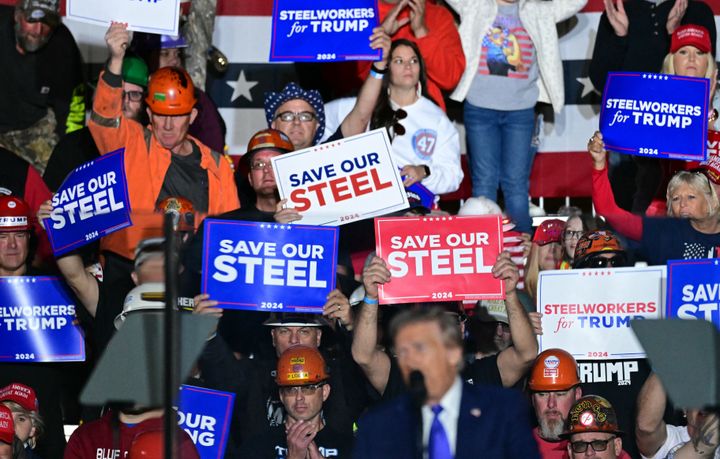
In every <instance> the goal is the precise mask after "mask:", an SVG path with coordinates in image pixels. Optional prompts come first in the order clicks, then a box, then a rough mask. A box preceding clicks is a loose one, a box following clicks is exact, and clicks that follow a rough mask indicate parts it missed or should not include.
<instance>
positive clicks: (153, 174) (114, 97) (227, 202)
mask: <svg viewBox="0 0 720 459" xmlns="http://www.w3.org/2000/svg"><path fill="white" fill-rule="evenodd" d="M104 74H105V71H103V72H102V73H101V74H100V78H99V81H98V86H97V91H96V92H95V100H94V101H93V109H92V113H91V116H90V123H89V125H88V126H89V127H90V132H91V133H92V136H93V139H94V140H95V144H96V145H97V147H98V150H100V154H101V155H103V154H106V153H109V152H112V151H115V150H117V149H119V148H122V147H125V174H126V177H127V184H128V195H129V197H130V208H131V209H132V212H133V213H132V219H133V225H132V226H130V227H128V228H125V229H123V230H120V231H116V232H114V233H112V234H110V235H108V236H105V237H104V238H103V239H102V240H101V242H100V248H101V250H108V251H110V252H114V253H116V254H118V255H121V256H123V257H125V258H127V259H129V260H132V259H133V258H134V256H135V247H137V244H138V242H140V241H141V240H142V239H145V238H147V237H154V236H158V235H160V228H161V227H162V224H161V219H160V218H158V217H157V216H153V215H152V214H153V212H154V211H155V202H156V201H157V198H158V196H159V195H160V191H161V188H162V184H163V180H164V179H165V174H166V173H167V170H168V167H169V166H170V161H171V155H172V153H171V152H170V150H168V149H167V148H165V147H163V146H162V145H160V143H159V142H158V141H157V139H155V136H154V135H153V134H152V127H151V126H148V127H143V126H142V125H141V124H140V123H138V122H136V121H134V120H130V119H126V118H125V117H123V114H122V87H121V86H118V87H115V86H113V85H111V84H109V83H108V81H106V79H105V78H104ZM108 77H109V78H108V79H109V80H110V81H112V79H113V78H114V77H117V78H118V81H119V76H117V75H113V74H109V75H108ZM188 139H190V140H192V141H193V142H195V144H196V145H197V146H198V148H199V149H200V154H201V160H200V166H201V167H202V168H203V169H206V170H207V171H208V214H210V215H214V214H221V213H224V212H228V211H231V210H235V209H237V208H239V207H240V201H239V200H238V194H237V188H236V187H235V180H234V178H233V169H232V164H231V162H230V161H229V160H227V158H225V157H224V155H222V154H220V153H217V152H214V151H212V150H211V149H210V148H209V147H207V146H205V145H203V144H202V143H201V142H200V141H199V140H197V139H195V138H194V137H192V136H189V135H188ZM197 223H199V222H197Z"/></svg>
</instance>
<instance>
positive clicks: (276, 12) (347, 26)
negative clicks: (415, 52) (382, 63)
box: [270, 0, 382, 62]
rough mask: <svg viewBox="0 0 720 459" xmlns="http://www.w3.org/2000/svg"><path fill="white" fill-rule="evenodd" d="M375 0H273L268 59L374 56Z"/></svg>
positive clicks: (343, 59)
mask: <svg viewBox="0 0 720 459" xmlns="http://www.w3.org/2000/svg"><path fill="white" fill-rule="evenodd" d="M377 25H378V5H377V0H343V1H342V2H338V1H337V0H314V1H312V2H307V1H305V0H275V3H274V5H273V15H272V38H271V43H270V62H273V61H296V62H302V61H307V62H323V61H348V60H378V59H380V57H381V56H380V54H381V52H382V51H381V50H377V49H372V48H370V40H369V37H370V35H372V30H373V28H375V27H376V26H377Z"/></svg>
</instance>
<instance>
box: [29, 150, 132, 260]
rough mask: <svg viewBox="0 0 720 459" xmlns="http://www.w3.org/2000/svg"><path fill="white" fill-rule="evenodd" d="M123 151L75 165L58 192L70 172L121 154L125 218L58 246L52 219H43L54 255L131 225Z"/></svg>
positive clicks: (116, 151)
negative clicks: (52, 227)
mask: <svg viewBox="0 0 720 459" xmlns="http://www.w3.org/2000/svg"><path fill="white" fill-rule="evenodd" d="M124 153H125V148H120V149H118V150H115V151H113V152H110V153H107V154H105V155H102V156H100V157H98V158H96V159H93V160H92V161H89V162H87V163H85V164H83V165H81V166H78V167H76V168H75V169H74V170H73V171H72V172H71V173H70V175H68V176H67V177H66V178H65V180H63V183H62V185H60V187H59V188H58V192H60V191H59V190H62V189H63V187H64V186H65V183H66V182H67V181H68V179H69V178H70V177H72V174H74V173H75V172H78V171H80V170H83V169H87V168H88V167H90V166H92V165H94V164H95V163H98V162H100V161H103V160H107V159H116V158H115V157H116V156H117V155H121V156H122V158H120V165H121V167H120V168H119V169H120V170H119V172H120V174H121V176H122V181H123V183H125V186H124V187H119V188H121V189H122V190H123V195H122V197H123V203H124V204H125V212H126V215H127V218H126V219H125V220H124V221H122V222H120V223H118V224H117V225H115V226H112V227H110V228H106V229H104V230H98V231H97V232H96V233H97V234H96V235H95V236H93V237H90V238H88V237H79V238H78V239H76V240H74V241H72V242H68V243H66V244H65V245H62V246H60V247H56V239H55V238H53V230H52V229H51V226H52V223H51V221H52V220H51V219H50V218H47V219H45V220H44V221H43V224H44V226H45V234H47V237H48V239H49V240H50V245H51V247H52V249H53V253H54V254H55V255H56V256H57V255H64V254H66V253H68V252H70V251H72V250H74V249H77V248H79V247H82V246H84V245H87V244H89V243H91V242H93V241H95V240H97V239H100V238H102V237H104V236H107V235H108V234H111V233H114V232H115V231H119V230H121V229H123V228H127V227H128V226H131V225H132V220H131V219H130V213H131V212H132V209H131V207H130V195H129V193H128V187H127V176H126V173H125V157H124ZM91 232H92V231H91Z"/></svg>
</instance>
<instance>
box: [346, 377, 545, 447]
mask: <svg viewBox="0 0 720 459" xmlns="http://www.w3.org/2000/svg"><path fill="white" fill-rule="evenodd" d="M529 413H530V410H529V409H528V406H527V402H525V400H523V398H522V396H521V395H520V393H519V392H516V391H512V390H508V389H501V388H495V387H490V386H472V385H470V384H467V383H464V384H463V392H462V398H461V401H460V414H459V416H458V433H457V446H456V452H455V459H470V458H473V459H474V458H478V457H487V458H493V459H502V458H508V459H509V458H513V459H516V458H517V459H534V458H538V459H539V458H540V455H539V453H538V450H537V445H536V443H535V440H534V439H533V436H532V426H531V423H530V418H529ZM417 419H418V413H417V412H416V410H415V409H414V408H413V406H412V402H411V400H410V397H409V396H408V395H403V396H400V397H397V398H395V399H393V400H390V401H389V402H387V403H384V404H382V405H379V406H377V407H376V408H374V409H372V410H370V411H369V412H368V413H367V414H366V415H365V416H363V417H362V418H360V421H359V425H358V435H357V439H356V442H355V449H354V455H353V457H355V458H357V459H368V458H393V459H417V458H418V457H420V456H419V455H418V454H417V453H416V452H415V451H416V446H415V445H416V442H417V441H416V440H417V438H418V437H417V435H418V427H417V425H418V424H417Z"/></svg>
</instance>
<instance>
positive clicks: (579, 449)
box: [570, 437, 615, 453]
mask: <svg viewBox="0 0 720 459" xmlns="http://www.w3.org/2000/svg"><path fill="white" fill-rule="evenodd" d="M613 439H615V437H610V438H608V439H607V440H593V441H574V442H571V443H570V448H572V450H573V452H575V453H584V452H585V451H587V449H588V446H591V447H592V449H593V451H595V452H600V451H605V450H606V449H607V446H608V443H610V442H611V441H613Z"/></svg>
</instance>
